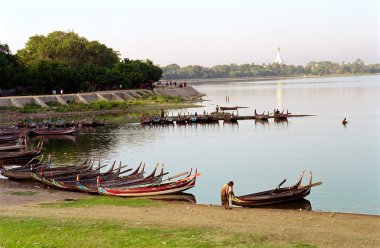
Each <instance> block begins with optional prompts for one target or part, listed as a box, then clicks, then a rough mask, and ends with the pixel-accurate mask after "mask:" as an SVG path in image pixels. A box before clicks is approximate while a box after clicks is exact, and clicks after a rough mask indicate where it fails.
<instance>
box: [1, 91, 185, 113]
mask: <svg viewBox="0 0 380 248" xmlns="http://www.w3.org/2000/svg"><path fill="white" fill-rule="evenodd" d="M184 102H185V99H184V98H182V97H174V96H169V95H150V96H141V97H140V98H137V99H131V100H127V101H120V100H111V101H106V100H100V101H95V102H90V103H89V104H82V103H75V102H68V104H67V105H61V104H59V103H56V102H47V103H46V105H47V106H48V108H44V107H41V106H39V105H36V104H33V103H30V104H26V105H24V107H23V108H14V107H2V108H0V110H10V111H18V112H21V113H37V112H44V111H46V110H54V111H56V112H81V111H94V110H95V111H98V110H112V109H121V110H125V109H128V108H129V107H131V106H145V105H155V104H176V103H177V104H178V103H184Z"/></svg>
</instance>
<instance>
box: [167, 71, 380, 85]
mask: <svg viewBox="0 0 380 248" xmlns="http://www.w3.org/2000/svg"><path fill="white" fill-rule="evenodd" d="M377 75H380V73H361V74H332V75H323V76H318V75H304V76H289V77H286V76H280V77H273V76H270V77H236V78H204V79H203V78H198V79H161V80H160V81H161V82H187V83H195V84H196V83H218V82H226V83H227V82H247V81H253V82H254V81H272V80H273V81H277V80H286V79H302V78H338V77H362V76H377Z"/></svg>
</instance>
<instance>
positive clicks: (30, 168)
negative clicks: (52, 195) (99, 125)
mask: <svg viewBox="0 0 380 248" xmlns="http://www.w3.org/2000/svg"><path fill="white" fill-rule="evenodd" d="M90 164H91V160H86V161H85V162H84V163H82V164H78V165H70V166H61V167H50V166H51V161H50V159H48V161H47V162H46V163H41V160H40V161H36V160H32V161H30V163H28V164H27V165H25V166H22V167H15V168H11V169H5V168H2V169H1V171H0V172H1V174H2V175H3V176H5V177H8V178H9V179H12V180H33V179H36V180H38V181H42V179H38V178H36V177H35V176H34V174H38V175H41V172H42V174H43V173H46V174H49V175H50V174H52V173H54V174H55V173H58V172H62V171H65V170H74V169H78V170H80V169H85V168H86V167H88V166H89V165H90Z"/></svg>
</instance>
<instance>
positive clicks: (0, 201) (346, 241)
mask: <svg viewBox="0 0 380 248" xmlns="http://www.w3.org/2000/svg"><path fill="white" fill-rule="evenodd" d="M23 192H24V193H23ZM81 197H100V196H89V195H86V194H82V193H75V192H65V191H58V190H54V189H46V188H45V187H43V186H41V185H40V184H38V183H20V182H14V181H10V180H6V179H0V216H5V217H9V216H13V217H15V216H17V217H45V218H46V217H48V218H54V219H57V218H63V219H64V218H67V217H68V216H70V218H74V219H89V220H92V219H93V220H108V221H109V220H111V221H112V220H114V221H122V222H127V223H133V224H132V225H138V226H147V227H160V228H161V227H163V228H165V227H167V228H183V227H189V228H202V229H205V228H206V229H208V228H212V229H215V230H220V231H223V232H226V231H228V232H236V233H245V234H255V235H264V236H265V237H267V241H268V242H269V243H274V244H276V246H278V245H279V246H280V247H281V244H282V243H284V244H285V243H286V244H288V243H289V242H291V243H293V242H294V243H305V244H312V245H314V246H317V247H380V216H374V215H361V214H343V213H329V212H314V211H299V210H275V209H246V208H234V209H233V210H224V209H223V208H222V207H220V206H211V205H210V206H208V205H196V204H189V203H165V204H160V205H159V206H154V207H140V208H132V207H125V206H93V207H86V208H81V207H76V208H43V211H41V207H40V206H39V205H38V204H39V203H42V202H56V201H63V200H65V199H73V198H81Z"/></svg>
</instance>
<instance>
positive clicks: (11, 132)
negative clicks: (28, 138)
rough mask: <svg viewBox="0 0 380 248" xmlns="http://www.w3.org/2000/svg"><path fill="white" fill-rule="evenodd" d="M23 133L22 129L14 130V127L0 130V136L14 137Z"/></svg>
mask: <svg viewBox="0 0 380 248" xmlns="http://www.w3.org/2000/svg"><path fill="white" fill-rule="evenodd" d="M24 132H25V130H24V129H21V128H14V127H11V128H3V129H0V136H14V135H18V136H20V135H23V134H24Z"/></svg>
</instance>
